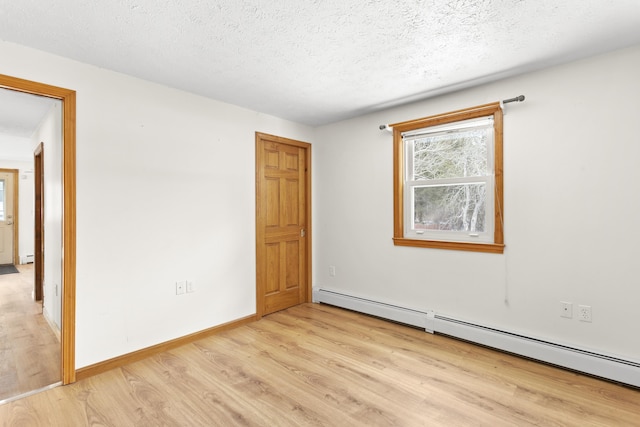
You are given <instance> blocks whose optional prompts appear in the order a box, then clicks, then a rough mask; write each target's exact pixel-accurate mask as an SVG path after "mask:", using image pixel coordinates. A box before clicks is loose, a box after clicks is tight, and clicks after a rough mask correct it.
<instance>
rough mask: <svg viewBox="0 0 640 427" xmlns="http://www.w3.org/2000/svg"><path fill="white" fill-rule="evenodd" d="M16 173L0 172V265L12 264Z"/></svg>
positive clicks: (6, 170) (15, 219)
mask: <svg viewBox="0 0 640 427" xmlns="http://www.w3.org/2000/svg"><path fill="white" fill-rule="evenodd" d="M16 175H17V174H16V173H15V171H11V170H8V169H2V170H0V264H13V263H14V249H15V248H14V245H15V242H14V237H15V235H14V234H15V231H16V230H17V227H16V224H15V223H16V221H17V217H16V216H15V215H14V214H15V212H14V195H15V192H16V189H15V186H14V184H15V183H16V181H17V180H16Z"/></svg>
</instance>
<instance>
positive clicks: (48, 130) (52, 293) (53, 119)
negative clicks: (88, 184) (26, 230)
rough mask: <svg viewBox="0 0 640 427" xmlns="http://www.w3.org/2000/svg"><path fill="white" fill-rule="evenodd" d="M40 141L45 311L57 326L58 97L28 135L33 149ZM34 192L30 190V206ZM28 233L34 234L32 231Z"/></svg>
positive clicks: (59, 235)
mask: <svg viewBox="0 0 640 427" xmlns="http://www.w3.org/2000/svg"><path fill="white" fill-rule="evenodd" d="M41 142H42V146H43V148H42V152H43V155H42V157H43V160H44V164H43V170H44V192H43V196H44V203H45V208H44V221H43V226H44V271H43V273H44V277H43V283H44V285H43V295H44V298H43V299H44V315H45V316H47V318H48V319H49V321H50V322H49V323H53V324H55V325H56V326H57V327H58V329H60V328H61V325H62V323H61V322H62V262H61V259H62V103H61V102H60V101H58V102H56V103H55V104H53V106H52V107H51V109H50V110H49V112H48V113H47V114H46V115H45V117H44V118H43V119H42V122H41V123H40V126H39V127H38V129H37V130H36V131H35V133H34V134H33V136H32V138H31V146H32V149H33V151H35V149H36V147H37V146H38V144H40V143H41ZM32 183H33V181H32ZM33 193H34V191H33V190H32V192H31V194H32V202H31V204H32V206H33V204H34V201H33V197H34V196H33ZM32 230H33V223H32ZM31 235H32V236H33V231H32V233H31ZM32 246H33V245H32ZM32 253H33V252H32Z"/></svg>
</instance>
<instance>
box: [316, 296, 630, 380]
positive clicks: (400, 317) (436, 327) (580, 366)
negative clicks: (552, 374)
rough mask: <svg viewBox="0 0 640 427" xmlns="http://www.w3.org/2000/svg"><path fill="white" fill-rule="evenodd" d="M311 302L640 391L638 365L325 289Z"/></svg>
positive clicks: (432, 313)
mask: <svg viewBox="0 0 640 427" xmlns="http://www.w3.org/2000/svg"><path fill="white" fill-rule="evenodd" d="M313 301H314V302H320V303H325V304H330V305H335V306H337V307H342V308H346V309H349V310H354V311H358V312H361V313H365V314H370V315H373V316H377V317H381V318H384V319H389V320H393V321H396V322H400V323H405V324H407V325H412V326H416V327H419V328H423V329H425V330H426V331H427V332H435V333H439V334H443V335H449V336H452V337H455V338H459V339H463V340H466V341H471V342H474V343H477V344H482V345H486V346H488V347H492V348H496V349H499V350H503V351H507V352H509V353H514V354H518V355H521V356H524V357H529V358H532V359H535V360H540V361H543V362H546V363H551V364H553V365H557V366H561V367H564V368H567V369H571V370H575V371H579V372H584V373H586V374H590V375H595V376H598V377H601V378H605V379H609V380H611V381H616V382H620V383H624V384H629V385H632V386H635V387H640V363H638V362H634V361H630V360H624V359H620V358H617V357H614V356H608V355H604V354H600V353H595V352H591V351H587V350H583V349H579V348H574V347H569V346H564V345H561V344H556V343H552V342H548V341H544V340H539V339H535V338H531V337H526V336H523V335H518V334H515V333H512V332H507V331H501V330H498V329H494V328H489V327H486V326H482V325H476V324H473V323H469V322H464V321H461V320H458V319H453V318H450V317H447V316H443V315H438V314H435V313H434V312H433V311H429V310H427V311H418V310H414V309H408V308H404V307H399V306H396V305H391V304H386V303H382V302H378V301H372V300H369V299H365V298H361V297H355V296H352V295H346V294H342V293H339V292H335V291H330V290H326V289H314V291H313Z"/></svg>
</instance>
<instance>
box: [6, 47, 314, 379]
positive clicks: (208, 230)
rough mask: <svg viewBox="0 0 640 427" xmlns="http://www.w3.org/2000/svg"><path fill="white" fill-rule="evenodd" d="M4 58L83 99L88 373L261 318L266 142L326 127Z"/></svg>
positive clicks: (47, 63)
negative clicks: (261, 173)
mask: <svg viewBox="0 0 640 427" xmlns="http://www.w3.org/2000/svg"><path fill="white" fill-rule="evenodd" d="M0 57H2V61H1V62H0V73H2V74H6V75H12V76H16V77H21V78H25V79H30V80H35V81H39V82H42V83H47V84H52V85H56V86H61V87H66V88H69V89H73V90H76V91H77V310H76V367H77V368H80V367H83V366H87V365H90V364H93V363H96V362H99V361H102V360H105V359H108V358H112V357H115V356H118V355H122V354H125V353H128V352H131V351H135V350H138V349H141V348H144V347H147V346H150V345H153V344H157V343H160V342H164V341H167V340H170V339H174V338H177V337H181V336H183V335H185V334H189V333H192V332H197V331H200V330H203V329H206V328H209V327H212V326H216V325H219V324H222V323H225V322H229V321H232V320H235V319H238V318H242V317H244V316H248V315H251V314H253V313H255V201H254V199H255V171H254V167H255V156H254V151H255V149H254V145H255V137H254V135H255V132H256V131H260V132H266V133H271V134H275V135H279V136H283V137H288V138H294V139H300V140H303V141H307V142H312V136H313V129H311V128H309V127H306V126H302V125H298V124H295V123H292V122H288V121H285V120H281V119H278V118H275V117H272V116H268V115H264V114H261V113H257V112H254V111H249V110H246V109H242V108H239V107H235V106H232V105H229V104H224V103H221V102H217V101H213V100H210V99H206V98H202V97H198V96H195V95H192V94H188V93H185V92H181V91H177V90H173V89H170V88H166V87H163V86H160V85H156V84H152V83H149V82H145V81H142V80H138V79H134V78H131V77H128V76H125V75H121V74H117V73H113V72H109V71H106V70H103V69H99V68H96V67H93V66H89V65H86V64H81V63H78V62H74V61H71V60H67V59H64V58H60V57H57V56H54V55H50V54H46V53H43V52H40V51H36V50H33V49H29V48H25V47H22V46H18V45H15V44H11V43H4V42H1V43H0ZM47 154H48V153H45V156H47ZM177 280H191V281H193V282H194V285H195V289H196V291H195V292H194V293H192V294H186V295H180V296H176V295H175V282H176V281H177Z"/></svg>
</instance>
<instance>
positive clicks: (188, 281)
mask: <svg viewBox="0 0 640 427" xmlns="http://www.w3.org/2000/svg"><path fill="white" fill-rule="evenodd" d="M195 290H196V289H195V288H194V287H193V282H192V281H191V280H187V293H188V294H190V293H191V292H195Z"/></svg>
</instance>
